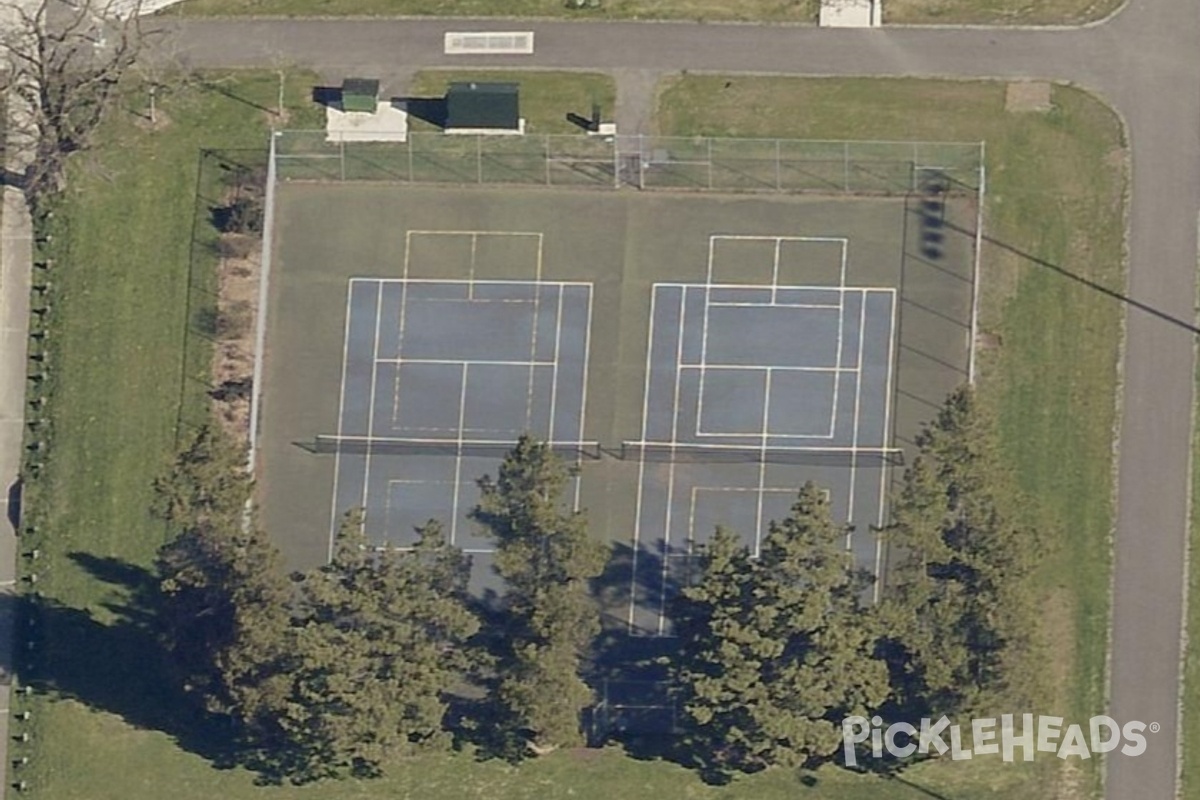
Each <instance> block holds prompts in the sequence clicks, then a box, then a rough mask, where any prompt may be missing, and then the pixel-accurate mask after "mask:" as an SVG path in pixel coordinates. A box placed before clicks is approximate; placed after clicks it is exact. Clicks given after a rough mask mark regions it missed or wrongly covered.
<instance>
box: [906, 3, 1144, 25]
mask: <svg viewBox="0 0 1200 800" xmlns="http://www.w3.org/2000/svg"><path fill="white" fill-rule="evenodd" d="M1122 2H1123V0H1036V2H1034V1H1033V0H883V22H884V24H885V25H887V24H889V23H892V24H912V25H967V24H975V25H1072V24H1075V25H1077V24H1079V23H1083V22H1090V21H1093V20H1098V19H1104V18H1105V17H1107V16H1108V15H1109V14H1112V13H1113V12H1114V11H1116V10H1117V9H1118V8H1119V7H1120V6H1121V3H1122Z"/></svg>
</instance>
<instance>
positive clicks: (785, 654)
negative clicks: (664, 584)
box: [673, 483, 889, 770]
mask: <svg viewBox="0 0 1200 800" xmlns="http://www.w3.org/2000/svg"><path fill="white" fill-rule="evenodd" d="M702 562H703V566H702V570H701V575H700V578H699V580H698V581H697V582H696V583H695V584H694V585H693V586H690V587H688V588H685V589H684V590H683V591H682V593H681V596H680V597H679V598H678V599H677V600H676V602H675V604H674V609H673V610H674V619H675V622H676V630H677V632H678V634H679V641H680V653H679V658H678V662H677V664H676V667H675V670H674V671H675V679H676V681H677V683H678V685H679V687H680V689H681V690H682V696H683V701H684V710H685V713H686V716H687V717H688V718H689V720H690V723H691V724H690V727H691V736H692V741H693V744H694V746H695V749H696V750H697V751H698V752H705V753H708V754H711V756H710V757H711V759H712V760H711V761H710V762H709V766H710V768H715V769H721V770H755V769H760V768H763V767H766V766H770V765H775V764H779V765H786V766H797V765H802V764H810V763H814V762H817V761H820V760H822V759H824V758H827V757H829V756H831V755H832V754H833V753H834V752H835V751H836V750H837V749H838V747H839V745H840V742H841V720H842V719H843V718H844V717H846V716H848V715H851V714H861V713H867V712H869V711H870V710H872V709H874V708H876V707H877V706H878V705H880V704H881V703H882V702H883V701H884V699H885V698H886V697H887V695H888V690H889V687H888V679H887V670H886V666H885V664H884V662H883V661H881V660H879V659H877V658H876V657H875V656H874V655H873V648H874V635H875V627H874V625H873V624H872V619H871V615H870V614H869V613H868V612H867V611H866V610H865V609H864V608H863V606H862V603H861V601H860V598H861V597H862V596H863V593H864V590H865V589H866V587H867V585H868V584H867V582H866V581H865V579H864V577H863V576H862V575H861V573H859V572H858V571H856V570H855V568H854V566H853V561H852V556H851V555H850V554H849V553H848V552H847V551H846V548H845V529H844V528H843V527H842V526H840V525H838V524H836V523H834V522H833V520H832V518H831V516H830V510H829V504H828V500H827V499H826V496H825V495H824V493H823V492H821V491H820V490H819V489H818V488H817V487H815V486H814V485H813V484H811V483H808V484H806V485H805V486H804V487H803V488H801V490H800V492H799V494H798V496H797V499H796V502H795V504H794V505H793V506H792V510H791V513H790V515H789V516H788V517H787V518H786V519H783V520H781V521H779V522H777V523H772V524H771V527H770V531H769V533H768V535H767V536H766V537H765V538H764V539H763V542H762V547H761V552H760V553H759V555H758V557H757V558H755V557H754V556H753V555H752V553H751V550H750V548H749V547H748V546H746V545H743V544H741V543H740V542H739V540H738V538H737V536H736V535H735V534H733V533H732V532H730V531H728V530H725V529H719V530H718V531H717V532H716V534H715V536H714V538H713V539H712V541H710V542H709V543H708V544H707V545H706V546H705V548H704V551H703V555H702Z"/></svg>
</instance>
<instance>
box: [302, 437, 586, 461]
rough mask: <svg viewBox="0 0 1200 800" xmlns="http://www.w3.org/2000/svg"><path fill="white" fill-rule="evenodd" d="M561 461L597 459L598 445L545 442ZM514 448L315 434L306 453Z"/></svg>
mask: <svg viewBox="0 0 1200 800" xmlns="http://www.w3.org/2000/svg"><path fill="white" fill-rule="evenodd" d="M545 444H549V446H550V449H551V450H553V451H554V452H555V453H557V454H558V455H560V456H563V457H564V458H591V459H597V458H600V443H599V442H576V441H571V442H545ZM516 446H517V440H516V439H412V438H405V437H389V436H336V435H331V434H318V435H317V437H316V438H315V439H314V440H313V443H312V445H311V447H310V448H309V449H311V450H312V452H314V453H347V454H351V455H403V456H407V455H412V456H494V457H498V458H503V457H504V456H505V455H507V454H508V452H509V451H510V450H512V449H513V448H514V447H516Z"/></svg>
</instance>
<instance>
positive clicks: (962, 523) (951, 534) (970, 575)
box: [884, 388, 1042, 713]
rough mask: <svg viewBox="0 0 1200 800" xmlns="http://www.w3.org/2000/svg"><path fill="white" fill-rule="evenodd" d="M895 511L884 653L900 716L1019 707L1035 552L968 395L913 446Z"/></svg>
mask: <svg viewBox="0 0 1200 800" xmlns="http://www.w3.org/2000/svg"><path fill="white" fill-rule="evenodd" d="M916 444H917V449H918V455H917V456H916V458H915V459H914V461H913V463H912V465H911V466H910V467H909V469H908V470H907V472H906V474H905V476H904V481H903V485H902V488H901V490H900V492H899V493H898V495H897V497H896V498H895V500H894V502H893V507H892V524H891V526H890V528H889V530H888V535H889V538H890V544H891V547H892V552H893V554H894V555H893V558H894V560H895V567H894V569H893V570H892V573H891V575H890V580H889V582H890V586H889V591H888V594H887V597H888V600H887V603H886V604H885V608H884V613H885V614H886V615H887V617H888V619H889V625H888V630H889V632H890V633H889V635H888V636H887V637H886V639H885V649H886V651H887V652H888V657H889V661H890V662H891V664H892V667H893V671H894V672H895V678H894V679H895V682H896V684H897V698H898V700H899V702H900V703H901V705H904V706H907V707H910V708H915V709H917V710H921V709H930V710H936V711H937V712H938V713H954V712H956V711H957V712H970V711H978V710H984V709H985V708H986V706H987V705H988V704H989V703H994V702H996V701H999V700H1000V699H1001V698H1005V699H1008V700H1019V699H1021V698H1020V697H1019V696H1016V697H1014V696H1013V694H1014V693H1016V694H1018V695H1019V692H1020V686H1019V684H1020V683H1021V681H1022V676H1023V670H1024V669H1026V668H1027V667H1028V660H1027V656H1028V655H1029V654H1030V652H1031V648H1032V637H1031V631H1032V630H1033V629H1034V627H1035V623H1036V620H1035V616H1036V615H1035V612H1034V610H1033V608H1032V605H1031V599H1030V598H1031V593H1030V591H1029V581H1028V579H1029V576H1030V574H1031V572H1032V570H1033V568H1034V565H1035V564H1036V563H1037V560H1038V558H1039V554H1040V552H1041V549H1042V548H1041V542H1040V540H1039V537H1038V534H1037V532H1036V531H1035V530H1034V529H1032V528H1031V527H1029V526H1028V525H1024V524H1022V523H1021V521H1020V516H1019V513H1018V509H1019V507H1020V505H1019V503H1020V501H1019V497H1018V495H1017V493H1016V490H1015V488H1014V485H1013V483H1012V481H1011V480H1010V476H1009V475H1008V474H1007V473H1006V472H1005V471H1004V470H1003V469H1002V468H1001V466H1000V462H999V459H998V455H997V441H996V432H995V426H994V425H993V424H992V420H991V419H990V418H989V417H988V415H987V414H986V413H985V412H984V410H983V409H982V408H981V407H980V405H979V403H978V400H977V398H976V397H975V396H974V394H973V392H972V391H971V390H970V389H969V388H963V389H960V390H959V391H957V392H955V393H954V394H953V395H951V396H950V397H949V398H948V399H947V401H946V403H945V405H944V406H943V407H942V409H941V411H940V412H939V413H938V416H937V418H936V419H935V420H934V421H933V422H932V423H930V424H929V425H927V426H926V427H925V429H924V430H923V432H922V433H921V434H920V435H919V436H918V437H917V442H916Z"/></svg>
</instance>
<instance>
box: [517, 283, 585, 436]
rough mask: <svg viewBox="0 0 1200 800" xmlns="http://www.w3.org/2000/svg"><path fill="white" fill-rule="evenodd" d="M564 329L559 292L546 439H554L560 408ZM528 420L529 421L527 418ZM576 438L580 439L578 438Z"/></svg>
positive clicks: (561, 294)
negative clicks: (560, 349) (561, 350)
mask: <svg viewBox="0 0 1200 800" xmlns="http://www.w3.org/2000/svg"><path fill="white" fill-rule="evenodd" d="M562 329H563V293H562V291H561V290H559V292H558V306H557V308H556V309H555V316H554V370H553V371H552V372H551V373H550V374H551V378H550V421H549V424H548V425H547V427H548V428H549V433H548V435H547V437H546V438H548V439H553V438H554V433H555V431H554V411H555V409H556V408H557V407H558V360H559V348H560V346H561V345H562ZM526 419H529V418H528V417H526ZM575 438H579V437H578V436H576V437H575Z"/></svg>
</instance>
